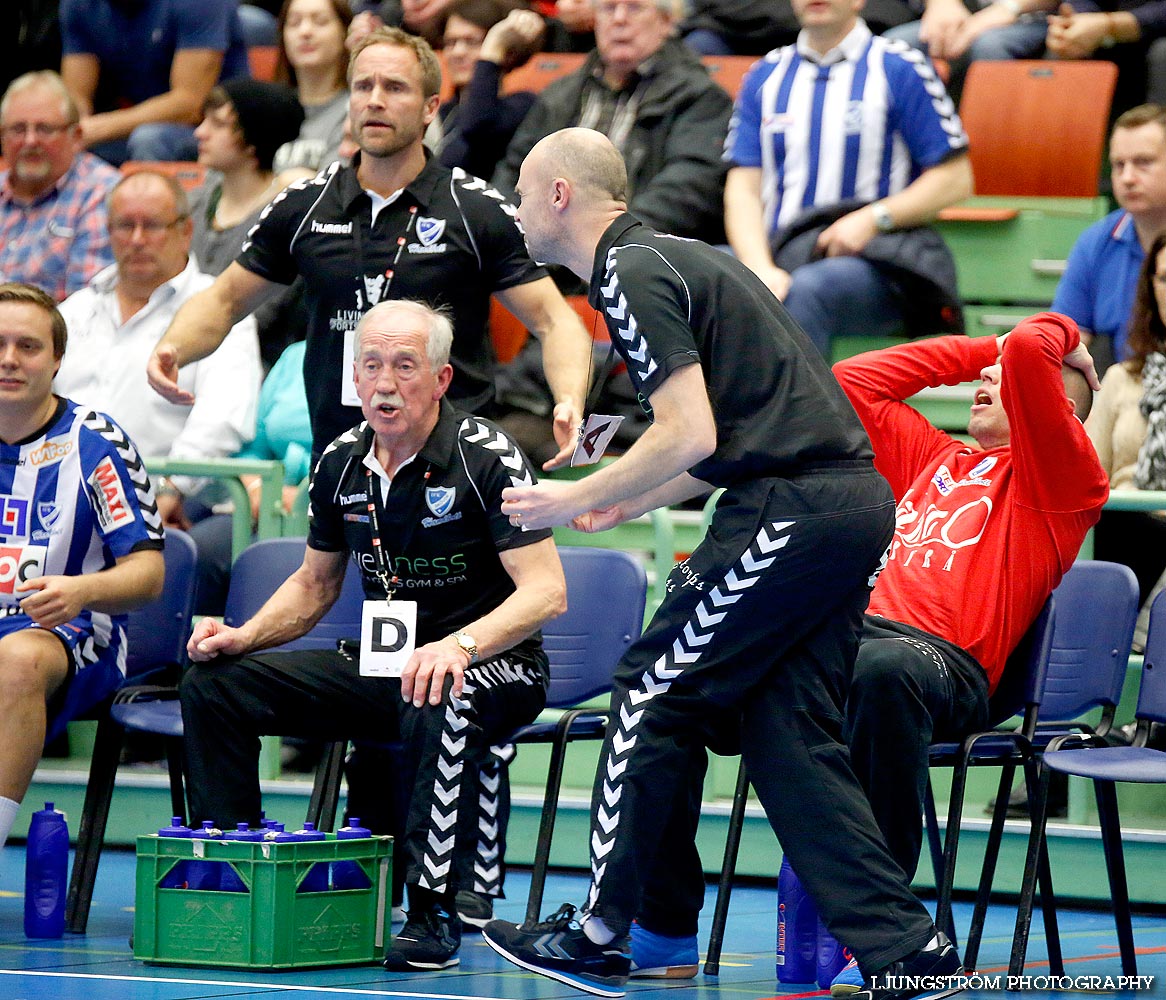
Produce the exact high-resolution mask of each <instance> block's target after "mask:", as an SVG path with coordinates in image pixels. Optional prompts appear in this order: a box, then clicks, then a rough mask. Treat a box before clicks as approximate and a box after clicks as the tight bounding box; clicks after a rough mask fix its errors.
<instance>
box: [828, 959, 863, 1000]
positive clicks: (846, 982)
mask: <svg viewBox="0 0 1166 1000" xmlns="http://www.w3.org/2000/svg"><path fill="white" fill-rule="evenodd" d="M863 982H864V977H863V975H862V973H861V972H860V971H859V969H858V959H856V958H852V959H851V960H850V961H849V962H847V963H846V964H845V965H844V966H842V971H841V972H839V973H838V975H836V976H835V977H834V980H833V982H831V983H830V996H832V997H834V998H835V1000H837V998H838V997H849V996H853V995H854V994H855V993H857V992H858V991H859V990H861V989H862V986H863Z"/></svg>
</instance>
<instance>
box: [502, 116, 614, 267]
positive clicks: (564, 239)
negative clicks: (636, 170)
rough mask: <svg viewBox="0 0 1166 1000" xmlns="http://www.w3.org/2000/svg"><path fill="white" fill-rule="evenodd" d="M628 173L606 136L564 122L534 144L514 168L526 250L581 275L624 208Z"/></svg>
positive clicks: (543, 260)
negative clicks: (558, 129) (562, 127)
mask: <svg viewBox="0 0 1166 1000" xmlns="http://www.w3.org/2000/svg"><path fill="white" fill-rule="evenodd" d="M627 186H628V175H627V169H626V168H625V167H624V163H623V157H622V156H620V154H619V151H618V150H617V149H616V148H615V147H614V146H613V145H612V144H611V141H610V140H609V139H608V138H607V136H605V135H602V134H601V133H599V132H595V131H593V130H592V129H589V128H566V129H563V130H562V131H559V132H553V133H551V134H550V135H548V136H547V137H546V138H545V139H542V140H541V141H539V142H538V143H536V144H535V146H534V148H533V149H532V150H531V151H530V152H529V153H528V154H527V156H526V159H525V160H523V161H522V167H521V169H519V171H518V184H517V185H516V187H515V191H516V193H517V194H518V222H519V224H520V225H521V226H522V230H523V233H524V235H525V236H526V246H527V249H528V250H530V255H531V256H532V257H533V258H534V259H535V260H538V261H542V262H544V263H547V264H563V265H565V266H566V267H569V268H570V269H571V270H572V271H574V272H575V273H576V274H577V275H579V277H581V278H582V279H583V280H584V281H587V280H588V279H589V278H590V276H591V265H592V257H593V256H594V254H595V248H596V246H597V245H598V244H599V240H600V238H601V237H602V235H603V232H604V230H606V229H607V227H608V226H609V225H611V223H612V222H613V221H614V220H615V219H616V218H618V217H619V215H620V214H621V213H623V212H626V211H627V204H626V198H627Z"/></svg>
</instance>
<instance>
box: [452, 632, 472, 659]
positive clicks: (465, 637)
mask: <svg viewBox="0 0 1166 1000" xmlns="http://www.w3.org/2000/svg"><path fill="white" fill-rule="evenodd" d="M453 641H454V642H456V643H457V644H458V645H459V646H461V648H462V649H464V650H465V651H466V652H467V653H469V654H470V663H477V662H478V644H477V643H476V642H474V637H473V636H472V635H470V634H469V632H454V634H453Z"/></svg>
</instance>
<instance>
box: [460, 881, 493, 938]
mask: <svg viewBox="0 0 1166 1000" xmlns="http://www.w3.org/2000/svg"><path fill="white" fill-rule="evenodd" d="M454 908H455V909H456V910H457V915H458V919H459V920H460V921H461V922H462V927H463V929H465V930H467V931H480V930H481V929H482V928H483V927H485V926H486V924H488V923H489V922H490V921H491V920H493V919H494V898H493V897H492V896H487V895H486V894H485V893H482V892H471V891H470V890H469V889H463V890H462V891H461V892H459V893H458V894H457V897H456V899H455V901H454Z"/></svg>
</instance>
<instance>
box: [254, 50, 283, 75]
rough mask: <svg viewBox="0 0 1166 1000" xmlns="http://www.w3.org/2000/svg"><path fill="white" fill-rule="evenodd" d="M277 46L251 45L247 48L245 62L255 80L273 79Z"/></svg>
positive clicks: (277, 51) (277, 59) (277, 56)
mask: <svg viewBox="0 0 1166 1000" xmlns="http://www.w3.org/2000/svg"><path fill="white" fill-rule="evenodd" d="M278 61H279V48H278V47H277V46H275V45H252V46H251V47H250V48H249V49H248V50H247V64H248V65H249V66H250V68H251V75H252V76H253V77H254V78H255V79H256V80H274V79H275V64H276V63H277V62H278Z"/></svg>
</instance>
